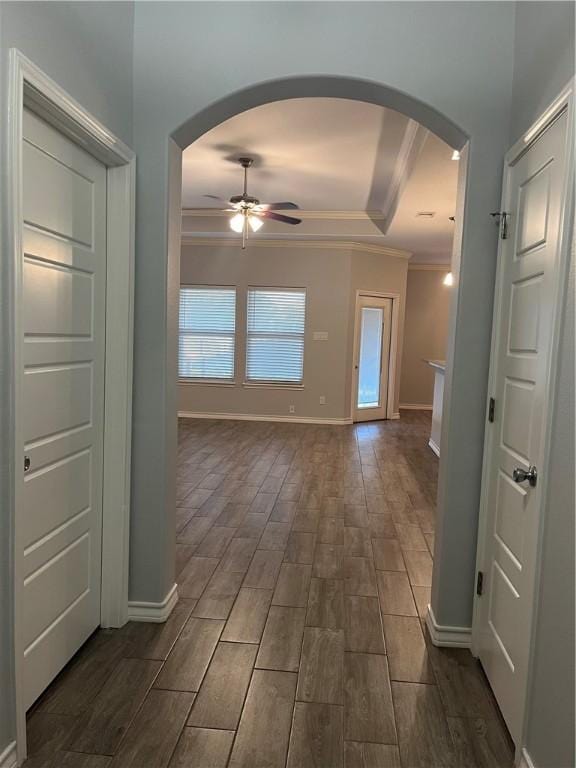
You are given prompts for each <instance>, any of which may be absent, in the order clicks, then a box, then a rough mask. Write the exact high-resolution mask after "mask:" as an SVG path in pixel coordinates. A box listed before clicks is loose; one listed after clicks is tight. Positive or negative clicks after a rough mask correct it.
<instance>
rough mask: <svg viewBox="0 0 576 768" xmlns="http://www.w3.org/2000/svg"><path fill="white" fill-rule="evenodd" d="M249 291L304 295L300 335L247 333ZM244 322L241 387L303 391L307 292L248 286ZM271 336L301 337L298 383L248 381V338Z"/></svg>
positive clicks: (277, 380) (269, 380) (296, 288)
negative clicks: (300, 367)
mask: <svg viewBox="0 0 576 768" xmlns="http://www.w3.org/2000/svg"><path fill="white" fill-rule="evenodd" d="M250 291H278V292H279V293H302V294H304V323H303V325H304V330H303V331H302V333H301V334H281V333H276V334H275V333H269V334H255V333H250V332H249V331H248V319H249V309H248V306H249V297H250ZM245 306H246V322H245V334H246V336H245V344H244V382H243V386H244V387H245V388H247V389H259V388H260V389H294V390H299V389H304V386H305V384H304V380H305V373H306V331H307V320H308V290H307V288H306V287H304V286H299V287H298V286H286V285H249V286H247V288H246V304H245ZM256 335H260V336H272V337H280V338H281V337H282V336H284V337H288V338H289V337H290V336H293V337H300V336H302V342H303V344H302V378H301V379H300V380H299V381H283V380H280V379H250V378H248V340H249V339H250V336H256Z"/></svg>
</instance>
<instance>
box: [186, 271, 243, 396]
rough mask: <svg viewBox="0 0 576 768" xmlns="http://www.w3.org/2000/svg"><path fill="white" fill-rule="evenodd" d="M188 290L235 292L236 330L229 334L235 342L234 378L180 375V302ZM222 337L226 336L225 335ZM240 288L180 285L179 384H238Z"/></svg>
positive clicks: (233, 357) (213, 385)
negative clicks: (183, 292) (183, 293)
mask: <svg viewBox="0 0 576 768" xmlns="http://www.w3.org/2000/svg"><path fill="white" fill-rule="evenodd" d="M186 288H196V289H200V290H207V291H210V290H215V291H217V290H225V291H233V292H234V330H233V331H231V332H228V335H230V336H232V338H233V341H234V351H233V355H232V376H231V377H230V378H218V377H208V376H206V377H201V376H181V375H180V336H181V328H180V302H181V298H182V290H185V289H186ZM222 335H225V333H223V334H222ZM237 342H238V286H237V285H207V284H199V283H180V287H179V290H178V384H182V385H184V386H206V387H235V386H236V384H237V374H238V363H237V347H238V344H237Z"/></svg>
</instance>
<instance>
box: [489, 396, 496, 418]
mask: <svg viewBox="0 0 576 768" xmlns="http://www.w3.org/2000/svg"><path fill="white" fill-rule="evenodd" d="M495 411H496V400H494V398H493V397H491V398H490V401H489V402H488V421H489V422H490V423H491V424H493V423H494V413H495Z"/></svg>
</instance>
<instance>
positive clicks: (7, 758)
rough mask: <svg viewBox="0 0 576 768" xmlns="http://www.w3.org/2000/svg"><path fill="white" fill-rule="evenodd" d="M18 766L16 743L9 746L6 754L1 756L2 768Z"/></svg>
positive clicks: (0, 767)
mask: <svg viewBox="0 0 576 768" xmlns="http://www.w3.org/2000/svg"><path fill="white" fill-rule="evenodd" d="M17 765H18V755H17V753H16V742H15V741H13V742H12V743H11V744H8V746H7V747H6V749H5V750H4V752H2V754H1V755H0V768H16V766H17Z"/></svg>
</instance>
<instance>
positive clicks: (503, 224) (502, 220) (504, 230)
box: [490, 211, 510, 240]
mask: <svg viewBox="0 0 576 768" xmlns="http://www.w3.org/2000/svg"><path fill="white" fill-rule="evenodd" d="M490 216H492V218H493V219H496V221H497V223H498V225H499V227H500V239H501V240H507V239H508V219H509V217H510V214H509V213H506V211H493V212H492V213H491V214H490Z"/></svg>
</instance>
